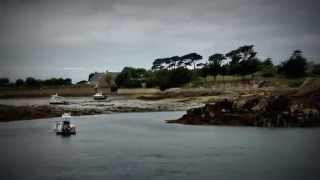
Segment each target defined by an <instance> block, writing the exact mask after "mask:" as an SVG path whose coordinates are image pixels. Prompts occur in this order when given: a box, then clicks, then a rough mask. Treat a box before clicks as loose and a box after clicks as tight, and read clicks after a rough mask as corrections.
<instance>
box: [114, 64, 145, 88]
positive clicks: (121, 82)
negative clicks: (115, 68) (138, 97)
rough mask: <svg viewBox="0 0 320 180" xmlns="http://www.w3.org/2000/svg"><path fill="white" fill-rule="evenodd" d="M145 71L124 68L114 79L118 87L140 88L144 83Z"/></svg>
mask: <svg viewBox="0 0 320 180" xmlns="http://www.w3.org/2000/svg"><path fill="white" fill-rule="evenodd" d="M146 74H147V71H146V70H145V69H143V68H132V67H125V68H123V70H122V71H121V73H120V74H118V76H117V77H116V79H115V83H116V84H117V86H118V87H122V88H140V87H142V83H144V82H145V78H146Z"/></svg>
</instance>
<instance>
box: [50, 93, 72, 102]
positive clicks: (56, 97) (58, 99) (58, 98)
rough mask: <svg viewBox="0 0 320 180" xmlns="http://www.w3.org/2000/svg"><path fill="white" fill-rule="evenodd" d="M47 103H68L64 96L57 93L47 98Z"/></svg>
mask: <svg viewBox="0 0 320 180" xmlns="http://www.w3.org/2000/svg"><path fill="white" fill-rule="evenodd" d="M49 104H68V102H67V100H66V98H64V97H62V96H59V95H58V94H54V95H52V96H51V98H50V99H49Z"/></svg>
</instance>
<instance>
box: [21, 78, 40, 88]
mask: <svg viewBox="0 0 320 180" xmlns="http://www.w3.org/2000/svg"><path fill="white" fill-rule="evenodd" d="M25 84H26V86H29V87H35V86H40V81H39V80H36V79H35V78H33V77H28V78H27V79H26V81H25Z"/></svg>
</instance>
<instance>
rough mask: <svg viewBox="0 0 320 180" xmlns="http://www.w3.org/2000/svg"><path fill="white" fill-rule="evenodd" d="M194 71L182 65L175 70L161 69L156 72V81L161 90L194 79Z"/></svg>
mask: <svg viewBox="0 0 320 180" xmlns="http://www.w3.org/2000/svg"><path fill="white" fill-rule="evenodd" d="M192 75H193V74H192V72H191V71H190V70H188V69H186V68H183V67H180V68H177V69H173V70H160V71H156V72H155V79H154V80H155V83H156V84H157V85H158V87H159V88H160V89H161V90H165V89H168V88H172V87H179V86H182V85H184V84H186V83H188V82H190V81H191V79H192Z"/></svg>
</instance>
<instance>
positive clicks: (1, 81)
mask: <svg viewBox="0 0 320 180" xmlns="http://www.w3.org/2000/svg"><path fill="white" fill-rule="evenodd" d="M9 83H10V81H9V79H8V78H0V87H3V86H8V85H9Z"/></svg>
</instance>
